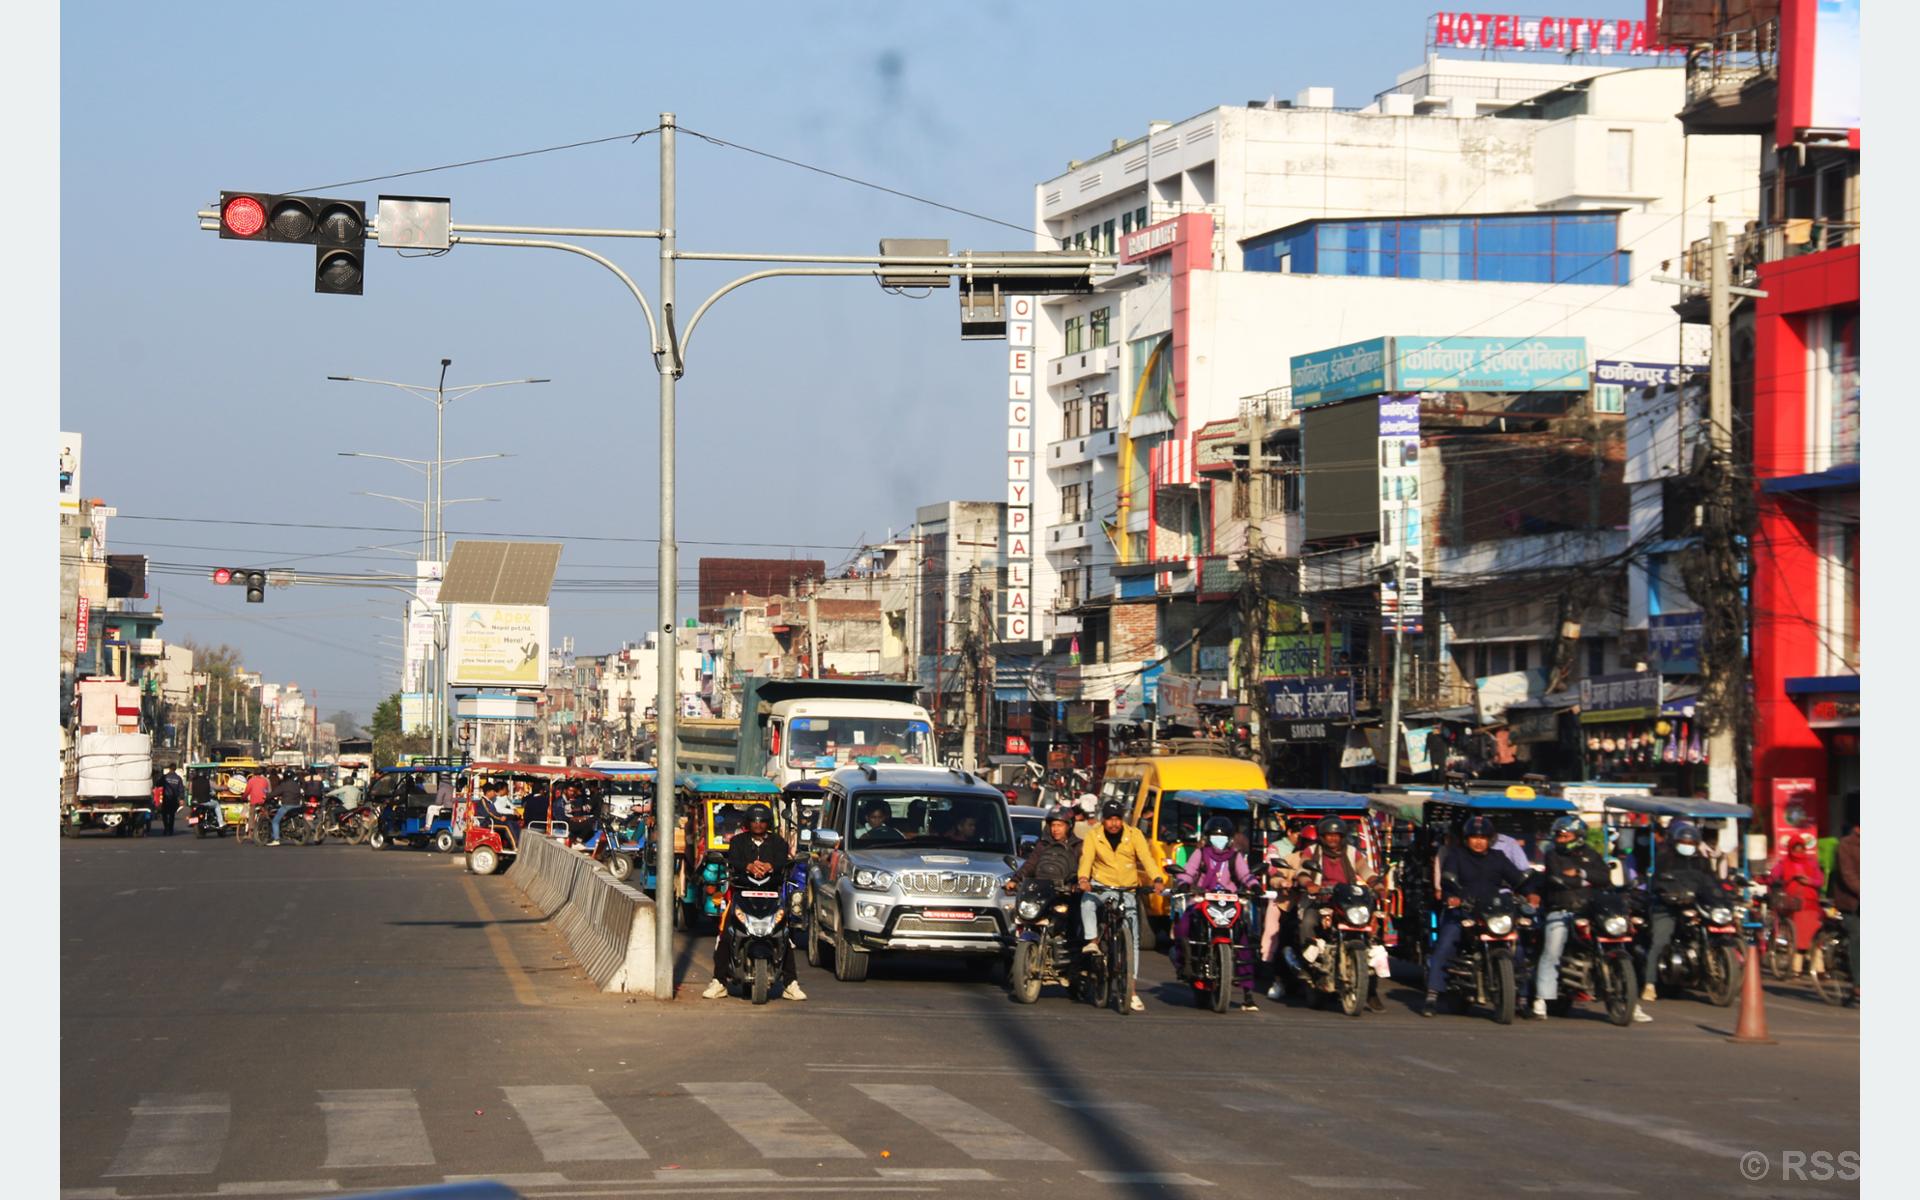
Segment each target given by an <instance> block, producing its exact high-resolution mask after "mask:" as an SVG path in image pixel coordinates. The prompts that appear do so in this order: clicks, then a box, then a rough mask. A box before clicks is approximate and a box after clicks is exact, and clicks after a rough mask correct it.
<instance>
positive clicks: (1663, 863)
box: [1640, 821, 1726, 1001]
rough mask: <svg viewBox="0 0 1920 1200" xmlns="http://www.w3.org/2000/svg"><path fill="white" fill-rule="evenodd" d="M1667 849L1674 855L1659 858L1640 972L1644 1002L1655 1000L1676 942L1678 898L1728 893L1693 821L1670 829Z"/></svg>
mask: <svg viewBox="0 0 1920 1200" xmlns="http://www.w3.org/2000/svg"><path fill="white" fill-rule="evenodd" d="M1666 848H1667V849H1668V850H1669V851H1670V852H1671V853H1668V854H1663V855H1661V856H1660V857H1659V860H1658V869H1657V870H1655V871H1654V873H1653V879H1652V880H1651V881H1650V885H1651V891H1652V892H1653V905H1652V910H1653V911H1652V913H1651V915H1650V916H1649V918H1648V922H1647V924H1648V926H1649V927H1650V928H1651V930H1652V932H1651V935H1650V937H1649V939H1648V945H1647V962H1646V965H1645V967H1643V968H1642V969H1641V972H1640V978H1641V979H1642V980H1643V981H1644V983H1643V986H1642V987H1641V988H1640V999H1641V1000H1642V1001H1651V1000H1653V999H1654V997H1655V991H1654V981H1655V980H1656V979H1658V978H1659V977H1660V959H1661V957H1662V956H1664V955H1665V954H1666V952H1667V945H1668V944H1669V943H1670V942H1672V941H1673V914H1674V910H1675V909H1676V908H1677V907H1678V905H1679V900H1678V897H1683V896H1689V895H1690V896H1694V897H1701V896H1717V895H1719V894H1720V893H1721V892H1723V891H1725V889H1726V885H1725V884H1724V883H1722V882H1721V880H1720V877H1719V876H1718V875H1716V874H1714V872H1713V870H1712V868H1710V867H1708V866H1707V863H1706V860H1705V859H1704V858H1702V857H1701V855H1700V830H1699V829H1698V828H1697V827H1696V826H1695V825H1694V823H1693V822H1692V821H1675V822H1674V823H1673V824H1672V825H1671V826H1669V827H1668V828H1667V847H1666Z"/></svg>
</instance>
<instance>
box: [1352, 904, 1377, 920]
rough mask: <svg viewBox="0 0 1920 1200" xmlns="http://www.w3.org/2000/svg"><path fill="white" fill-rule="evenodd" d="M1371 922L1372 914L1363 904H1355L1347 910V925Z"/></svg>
mask: <svg viewBox="0 0 1920 1200" xmlns="http://www.w3.org/2000/svg"><path fill="white" fill-rule="evenodd" d="M1371 920H1373V912H1372V910H1370V909H1369V908H1368V907H1367V906H1366V905H1364V904H1356V905H1354V906H1353V907H1352V908H1349V909H1348V910H1347V924H1349V925H1365V924H1366V923H1367V922H1368V921H1371Z"/></svg>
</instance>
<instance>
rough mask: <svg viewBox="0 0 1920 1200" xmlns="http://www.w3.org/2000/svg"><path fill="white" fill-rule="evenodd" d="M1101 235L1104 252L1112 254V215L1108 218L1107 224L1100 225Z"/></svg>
mask: <svg viewBox="0 0 1920 1200" xmlns="http://www.w3.org/2000/svg"><path fill="white" fill-rule="evenodd" d="M1100 235H1101V236H1100V242H1101V246H1102V248H1103V250H1104V252H1105V253H1107V254H1112V253H1113V219H1112V218H1111V217H1109V218H1108V219H1107V223H1106V224H1105V225H1103V226H1101V227H1100Z"/></svg>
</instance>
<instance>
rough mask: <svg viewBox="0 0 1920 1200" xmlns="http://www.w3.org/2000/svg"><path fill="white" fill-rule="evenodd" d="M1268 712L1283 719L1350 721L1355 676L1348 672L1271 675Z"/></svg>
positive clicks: (1268, 682) (1268, 685) (1268, 691)
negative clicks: (1292, 677)
mask: <svg viewBox="0 0 1920 1200" xmlns="http://www.w3.org/2000/svg"><path fill="white" fill-rule="evenodd" d="M1267 712H1268V714H1269V715H1270V716H1272V717H1274V718H1275V719H1276V720H1281V721H1350V720H1352V719H1353V679H1352V677H1350V676H1346V675H1337V676H1322V675H1311V676H1305V677H1303V678H1299V679H1269V680H1267Z"/></svg>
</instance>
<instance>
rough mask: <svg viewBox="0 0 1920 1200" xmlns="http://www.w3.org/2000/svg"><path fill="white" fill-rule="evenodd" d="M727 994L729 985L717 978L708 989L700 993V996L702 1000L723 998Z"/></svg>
mask: <svg viewBox="0 0 1920 1200" xmlns="http://www.w3.org/2000/svg"><path fill="white" fill-rule="evenodd" d="M726 995H727V985H726V984H724V983H722V982H721V981H720V980H718V979H716V980H714V981H713V982H712V983H709V984H708V985H707V990H706V991H704V992H701V993H700V998H701V999H702V1000H722V999H725V998H726Z"/></svg>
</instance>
